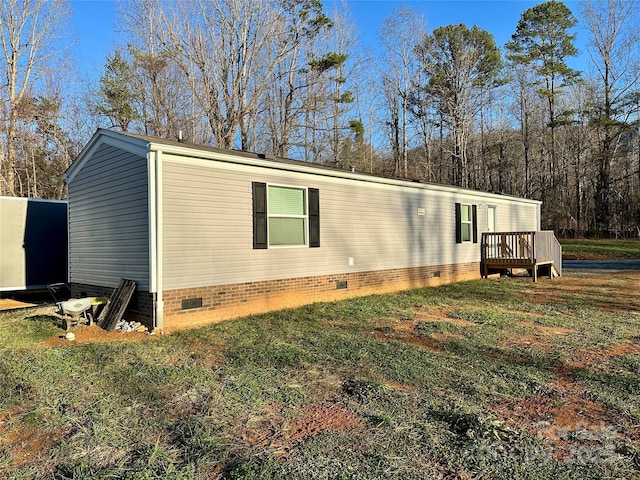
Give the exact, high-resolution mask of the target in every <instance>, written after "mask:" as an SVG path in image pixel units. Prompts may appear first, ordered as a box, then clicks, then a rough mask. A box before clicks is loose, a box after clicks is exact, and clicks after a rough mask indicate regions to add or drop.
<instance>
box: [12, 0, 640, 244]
mask: <svg viewBox="0 0 640 480" xmlns="http://www.w3.org/2000/svg"><path fill="white" fill-rule="evenodd" d="M638 6H639V5H638V3H637V2H636V1H635V0H588V1H585V2H583V3H581V4H580V5H579V9H578V11H577V12H575V13H574V12H572V11H571V10H570V9H569V8H568V7H567V5H565V4H564V3H562V2H560V1H556V0H550V1H546V2H543V3H540V4H538V5H535V6H534V7H531V8H528V9H526V10H524V11H523V12H522V14H521V17H520V19H519V21H518V22H517V24H516V25H514V26H513V35H512V37H511V40H510V41H509V42H507V43H506V44H505V45H502V46H500V45H497V44H496V42H495V39H494V37H493V35H492V34H491V33H490V32H488V31H486V30H484V29H482V28H479V27H477V26H472V27H469V26H467V25H464V24H458V25H446V26H441V27H437V28H434V29H432V30H429V29H428V28H427V23H426V21H425V20H424V19H423V18H422V17H421V16H420V14H419V13H417V12H416V11H415V10H413V9H412V8H410V7H407V6H403V7H400V8H398V9H396V10H394V11H393V13H392V14H391V15H390V16H389V17H388V18H386V19H385V20H384V21H383V23H382V26H381V28H380V31H379V32H378V39H379V42H378V45H376V46H375V49H374V50H372V51H370V52H367V50H366V49H364V48H363V47H362V45H360V44H359V42H358V40H357V35H356V33H357V29H356V26H355V24H354V22H353V20H352V19H351V18H349V16H348V14H347V13H345V11H344V10H336V11H332V12H328V11H326V10H325V9H324V8H323V5H322V3H321V2H320V0H192V1H189V2H172V1H166V0H130V1H128V2H127V3H126V4H125V5H124V7H126V8H123V10H122V11H121V12H120V13H119V25H120V26H121V28H122V30H123V38H124V39H125V43H124V44H123V45H121V46H120V47H119V48H117V49H115V50H114V51H113V52H112V53H111V54H109V55H108V57H107V58H106V59H105V63H104V69H103V71H102V72H101V75H100V77H99V79H97V80H87V81H85V82H71V81H70V80H69V79H70V75H69V72H71V71H73V66H72V60H73V59H71V58H69V55H68V50H66V49H65V48H64V47H65V34H66V23H65V22H66V21H67V20H68V17H69V5H68V3H67V1H66V0H6V1H5V2H3V3H2V5H1V6H0V22H1V24H2V52H3V56H4V60H5V61H4V62H2V69H3V71H2V74H3V80H4V81H3V82H2V85H0V91H1V92H2V103H1V105H0V109H1V110H0V116H1V118H2V123H1V125H0V159H1V160H2V164H1V166H0V175H1V177H0V193H1V194H2V195H17V196H35V197H44V198H47V197H48V198H64V196H65V187H64V185H63V183H62V181H61V176H62V173H63V172H64V170H65V169H66V168H67V167H68V166H69V164H70V162H71V161H73V159H74V158H75V157H76V156H77V155H78V153H79V152H80V150H81V148H82V147H83V145H84V144H85V143H86V141H87V140H88V138H89V137H90V136H91V134H92V133H93V131H95V128H97V127H105V128H114V129H118V130H122V131H131V132H138V133H145V134H149V135H156V136H160V137H164V138H172V139H177V138H178V137H179V136H181V138H183V139H184V140H185V141H188V142H192V143H200V144H209V145H214V146H218V147H221V148H236V149H241V150H245V151H254V152H260V153H265V154H271V155H276V156H279V157H290V158H295V159H299V160H303V161H306V162H313V163H322V164H328V165H334V166H336V167H338V168H356V170H359V171H365V172H370V173H374V174H381V175H386V176H396V177H403V178H412V179H417V180H422V181H428V182H438V183H445V184H451V185H457V186H460V187H463V188H473V189H479V190H486V191H493V192H499V193H503V194H507V195H516V196H522V197H527V198H534V199H539V200H542V201H543V202H544V204H543V208H542V213H543V228H547V229H554V230H556V231H557V232H559V233H564V234H567V235H583V234H589V235H625V236H640V121H639V116H640V12H639V9H638ZM577 35H581V36H584V38H586V39H587V47H586V49H587V52H586V57H588V64H587V65H586V66H585V67H584V70H583V71H578V70H575V69H573V68H571V67H570V64H571V59H572V58H573V57H576V56H577V55H578V50H577V48H576V38H577Z"/></svg>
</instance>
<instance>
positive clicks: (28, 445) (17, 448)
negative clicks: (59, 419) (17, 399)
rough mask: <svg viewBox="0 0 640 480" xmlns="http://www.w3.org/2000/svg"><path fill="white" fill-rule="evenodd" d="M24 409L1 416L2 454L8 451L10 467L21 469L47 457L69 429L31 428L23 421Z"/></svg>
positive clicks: (0, 436)
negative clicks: (52, 447)
mask: <svg viewBox="0 0 640 480" xmlns="http://www.w3.org/2000/svg"><path fill="white" fill-rule="evenodd" d="M23 413H24V409H12V410H9V411H6V412H4V413H2V414H1V415H0V452H3V451H8V452H10V454H9V465H8V466H9V467H11V468H20V467H23V466H25V465H28V464H30V463H33V462H34V461H35V460H37V459H41V458H43V457H44V456H46V455H47V452H48V451H49V450H50V447H51V446H53V445H54V444H55V443H56V442H57V441H59V440H60V439H61V438H63V437H64V436H65V435H66V434H67V433H68V431H67V429H64V428H59V429H47V430H42V429H40V428H36V427H32V426H29V425H27V424H25V423H22V421H21V418H20V417H21V415H22V414H23Z"/></svg>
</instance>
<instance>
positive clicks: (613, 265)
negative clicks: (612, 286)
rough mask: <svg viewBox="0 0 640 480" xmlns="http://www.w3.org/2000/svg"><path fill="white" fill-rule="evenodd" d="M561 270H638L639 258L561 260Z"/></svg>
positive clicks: (639, 265)
mask: <svg viewBox="0 0 640 480" xmlns="http://www.w3.org/2000/svg"><path fill="white" fill-rule="evenodd" d="M562 269H563V270H613V271H616V270H639V271H640V260H563V261H562Z"/></svg>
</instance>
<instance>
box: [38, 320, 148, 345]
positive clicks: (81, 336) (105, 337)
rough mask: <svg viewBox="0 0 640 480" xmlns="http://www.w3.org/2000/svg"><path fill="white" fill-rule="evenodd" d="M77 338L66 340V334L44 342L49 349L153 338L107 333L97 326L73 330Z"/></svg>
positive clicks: (143, 334)
mask: <svg viewBox="0 0 640 480" xmlns="http://www.w3.org/2000/svg"><path fill="white" fill-rule="evenodd" d="M73 333H74V334H75V336H76V338H75V340H73V341H69V340H67V339H65V334H64V333H61V334H59V335H56V336H54V337H51V338H48V339H47V340H45V341H44V343H45V345H47V346H49V347H69V346H72V345H78V344H85V343H96V342H102V343H107V342H139V341H142V340H147V339H149V338H151V337H152V336H151V335H149V334H148V333H141V332H128V333H121V332H119V331H117V330H114V331H112V332H107V331H106V330H103V329H102V328H100V327H98V326H97V325H91V326H81V327H78V328H76V329H74V330H73Z"/></svg>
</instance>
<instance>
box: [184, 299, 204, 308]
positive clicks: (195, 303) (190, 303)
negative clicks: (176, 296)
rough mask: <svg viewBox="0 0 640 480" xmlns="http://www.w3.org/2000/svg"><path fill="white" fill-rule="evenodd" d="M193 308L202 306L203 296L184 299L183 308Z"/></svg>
mask: <svg viewBox="0 0 640 480" xmlns="http://www.w3.org/2000/svg"><path fill="white" fill-rule="evenodd" d="M192 308H202V297H198V298H185V299H184V300H182V310H190V309H192Z"/></svg>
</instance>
